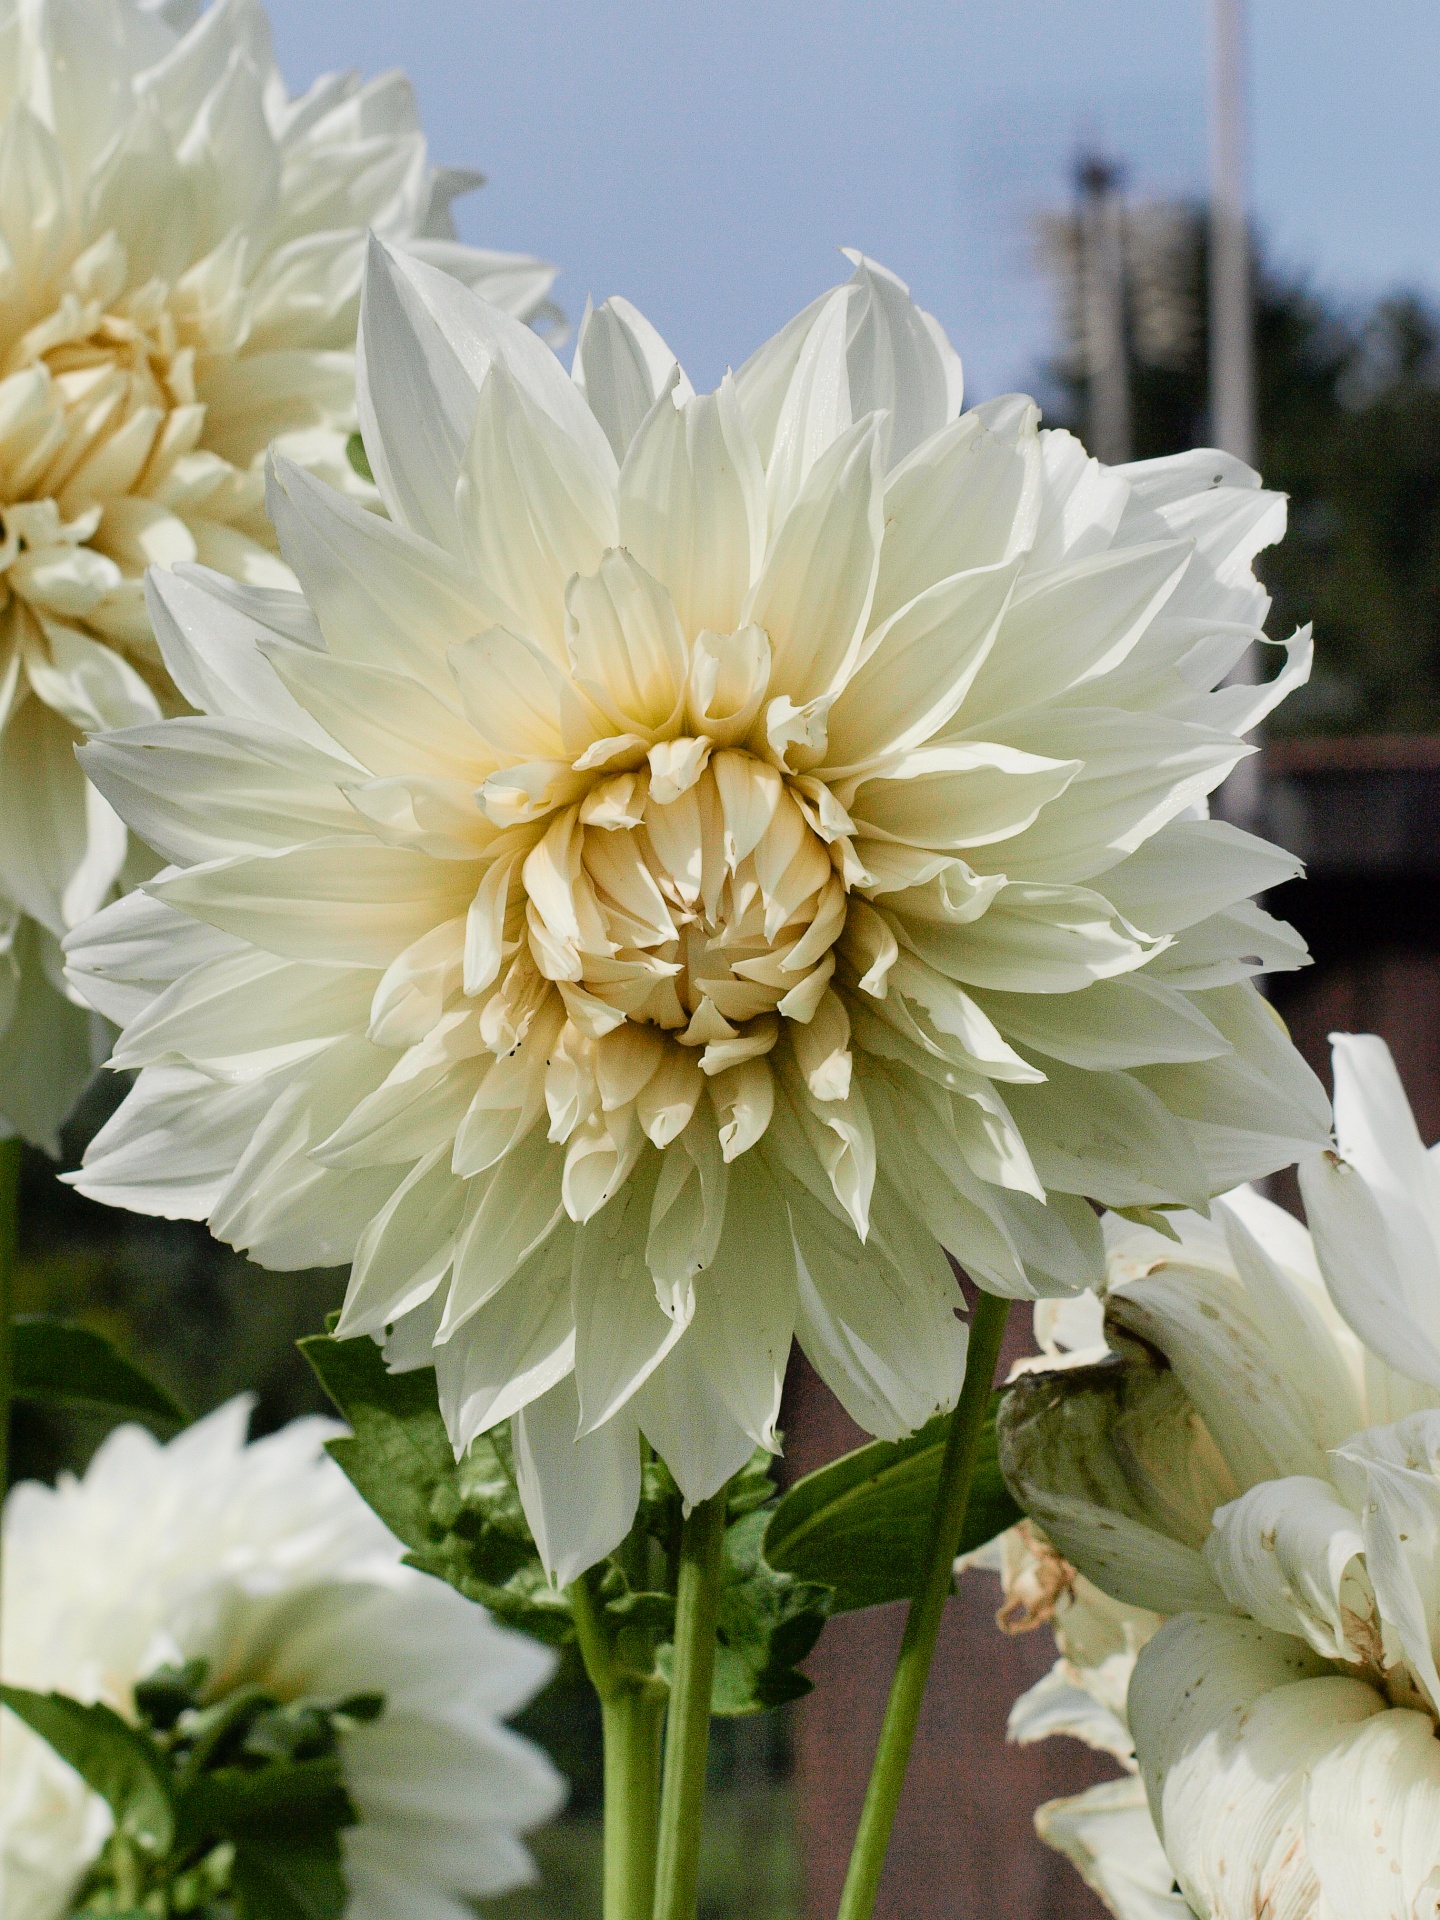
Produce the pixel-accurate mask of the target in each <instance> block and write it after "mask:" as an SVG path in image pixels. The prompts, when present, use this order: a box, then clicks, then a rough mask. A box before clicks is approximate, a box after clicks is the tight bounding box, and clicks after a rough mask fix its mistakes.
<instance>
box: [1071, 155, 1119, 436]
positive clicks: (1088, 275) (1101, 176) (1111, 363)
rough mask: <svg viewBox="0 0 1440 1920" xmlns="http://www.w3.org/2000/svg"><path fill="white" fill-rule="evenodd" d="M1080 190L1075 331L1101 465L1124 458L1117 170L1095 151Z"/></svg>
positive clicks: (1083, 167)
mask: <svg viewBox="0 0 1440 1920" xmlns="http://www.w3.org/2000/svg"><path fill="white" fill-rule="evenodd" d="M1076 185H1077V187H1078V188H1079V193H1080V232H1079V240H1080V246H1079V260H1078V267H1079V272H1080V299H1081V332H1082V336H1083V339H1084V345H1085V388H1086V404H1087V407H1088V410H1089V419H1088V421H1087V422H1086V429H1087V431H1086V438H1087V439H1088V441H1089V443H1090V451H1091V453H1093V454H1094V455H1095V457H1096V458H1097V459H1098V460H1103V461H1104V462H1105V463H1106V465H1107V466H1118V465H1119V464H1120V463H1121V462H1122V461H1125V460H1128V459H1129V458H1130V355H1129V345H1128V341H1127V338H1126V324H1125V321H1126V315H1125V227H1124V218H1125V216H1124V209H1123V207H1122V206H1121V202H1120V173H1119V169H1118V168H1116V167H1114V166H1112V165H1111V163H1110V162H1109V161H1108V160H1104V159H1102V158H1101V157H1100V156H1099V155H1098V154H1087V155H1085V156H1084V157H1083V158H1082V159H1081V160H1080V162H1079V165H1078V166H1077V168H1076Z"/></svg>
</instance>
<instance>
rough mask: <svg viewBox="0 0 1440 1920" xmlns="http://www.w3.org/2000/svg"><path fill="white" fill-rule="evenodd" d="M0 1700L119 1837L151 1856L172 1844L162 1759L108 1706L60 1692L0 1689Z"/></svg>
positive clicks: (172, 1822) (172, 1813)
mask: <svg viewBox="0 0 1440 1920" xmlns="http://www.w3.org/2000/svg"><path fill="white" fill-rule="evenodd" d="M0 1701H3V1703H4V1704H5V1705H6V1706H7V1707H9V1709H10V1711H11V1712H12V1713H13V1714H15V1715H16V1717H17V1718H19V1719H21V1720H23V1721H24V1722H25V1724H26V1726H27V1727H29V1728H30V1729H31V1730H32V1732H35V1733H38V1734H39V1735H40V1737H41V1739H42V1740H46V1741H48V1742H49V1743H50V1745H51V1746H52V1747H53V1748H54V1749H55V1751H56V1753H58V1754H59V1755H60V1758H61V1759H62V1760H68V1761H69V1763H70V1765H71V1766H72V1767H74V1769H75V1771H76V1772H77V1773H78V1774H79V1775H80V1777H81V1779H82V1780H83V1781H84V1782H85V1784H86V1785H87V1786H88V1787H91V1788H93V1790H94V1791H95V1792H96V1793H98V1794H99V1795H100V1797H101V1799H102V1800H103V1801H104V1802H105V1804H106V1805H107V1806H108V1807H109V1809H110V1811H111V1813H113V1814H114V1816H115V1824H116V1826H117V1827H118V1828H119V1829H120V1831H121V1833H123V1834H125V1835H126V1836H127V1837H128V1838H129V1839H131V1840H133V1841H134V1842H135V1843H136V1845H137V1846H139V1847H142V1848H143V1849H144V1850H145V1852H146V1853H148V1854H151V1855H154V1856H156V1857H158V1856H160V1855H162V1854H166V1853H168V1852H169V1851H170V1848H171V1846H172V1845H173V1844H174V1840H175V1805H174V1802H173V1800H172V1799H171V1797H170V1782H169V1777H168V1774H167V1771H166V1766H165V1759H164V1756H163V1754H162V1753H161V1752H160V1750H159V1748H158V1747H157V1746H156V1745H155V1744H154V1742H153V1741H152V1740H151V1739H149V1737H148V1736H147V1735H145V1734H143V1733H141V1732H139V1731H138V1730H137V1729H136V1728H135V1727H132V1726H130V1725H129V1724H128V1722H126V1721H124V1720H122V1719H121V1718H120V1716H119V1714H118V1713H114V1712H112V1711H111V1709H110V1708H109V1707H107V1706H103V1705H101V1704H100V1703H98V1702H96V1703H95V1704H93V1705H89V1706H87V1705H86V1704H85V1703H84V1702H83V1701H80V1700H72V1699H71V1698H70V1697H69V1695H68V1694H63V1693H34V1692H32V1691H31V1690H30V1689H29V1688H28V1687H6V1686H0Z"/></svg>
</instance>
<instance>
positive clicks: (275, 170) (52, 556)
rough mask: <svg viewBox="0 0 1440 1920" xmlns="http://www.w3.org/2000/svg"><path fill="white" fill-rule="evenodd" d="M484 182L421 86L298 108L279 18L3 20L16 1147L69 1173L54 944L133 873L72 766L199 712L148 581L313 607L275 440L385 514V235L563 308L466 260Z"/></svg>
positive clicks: (1, 569) (6, 747) (6, 833)
mask: <svg viewBox="0 0 1440 1920" xmlns="http://www.w3.org/2000/svg"><path fill="white" fill-rule="evenodd" d="M476 180H477V176H475V175H473V174H464V173H460V172H456V171H454V170H451V169H446V168H437V167H435V166H433V165H431V163H430V161H429V159H428V158H427V155H426V149H425V140H424V136H423V135H422V133H421V132H420V129H419V125H418V122H417V119H416V114H415V103H414V100H413V97H412V95H411V92H410V88H409V85H408V83H407V82H406V80H405V79H404V77H403V75H401V74H397V73H392V74H388V75H385V76H382V77H381V78H380V79H377V80H374V81H371V82H369V83H368V84H365V85H362V84H361V83H360V81H359V80H358V78H357V77H356V76H355V75H353V74H338V73H337V74H329V75H327V76H326V77H325V78H323V79H321V80H319V81H317V82H316V83H315V85H314V86H313V87H312V88H311V89H310V91H309V92H308V93H306V94H304V95H303V96H301V97H300V98H298V99H295V100H292V99H290V98H289V97H288V95H287V94H286V91H285V87H284V83H283V82H282V80H281V78H280V75H279V73H278V71H277V70H276V66H275V61H274V56H273V54H272V52H271V47H270V36H269V29H268V27H267V24H266V20H265V15H264V12H263V11H262V9H261V7H260V6H259V4H258V0H216V4H215V5H213V6H212V7H210V8H209V10H208V11H206V12H205V13H203V14H201V13H200V11H199V6H198V0H197V3H196V4H187V0H164V3H163V4H157V0H0V1089H3V1092H0V1119H3V1121H4V1122H8V1123H9V1129H8V1130H19V1131H20V1132H22V1133H24V1134H25V1135H27V1136H28V1137H29V1138H31V1139H34V1140H39V1141H41V1142H43V1143H45V1144H46V1145H48V1146H50V1148H51V1149H52V1151H53V1150H54V1146H55V1142H54V1135H55V1129H56V1127H57V1125H58V1124H59V1123H60V1121H62V1120H63V1119H64V1117H65V1113H66V1111H67V1110H68V1108H69V1106H70V1105H71V1103H72V1102H73V1100H74V1098H75V1096H76V1094H77V1093H78V1092H79V1090H80V1088H81V1087H82V1086H83V1084H84V1082H85V1080H86V1078H88V1075H89V1072H90V1070H91V1058H90V1047H89V1036H88V1026H89V1020H88V1015H87V1014H86V1012H85V1010H84V1009H83V1008H80V1007H76V1006H73V1005H69V1004H67V1003H65V1002H63V1001H60V1000H57V999H56V997H55V994H54V988H55V987H62V988H63V980H62V977H61V968H60V959H59V953H58V948H57V944H56V943H57V941H58V940H59V939H60V938H61V937H62V936H63V935H64V934H65V933H66V932H67V931H68V929H69V928H71V927H73V926H74V925H75V924H76V923H77V922H78V921H79V920H81V919H83V918H84V917H85V916H86V915H87V914H90V913H92V912H94V910H95V909H96V907H98V906H99V905H100V904H101V903H102V901H104V900H105V898H106V897H107V895H108V893H109V891H110V889H111V887H112V886H113V884H114V883H115V881H116V879H117V877H118V876H120V874H121V872H122V868H123V865H124V861H125V855H126V835H125V829H124V827H123V826H122V824H121V823H120V821H119V820H117V819H116V817H115V815H114V814H113V813H112V812H111V810H110V808H109V807H108V806H106V805H105V803H104V801H102V800H101V799H100V797H99V795H98V794H97V793H95V792H94V790H93V789H92V788H90V787H89V786H88V785H87V783H86V781H85V780H84V778H83V777H82V775H81V774H80V771H79V769H78V768H77V766H76V765H75V757H74V749H75V745H76V742H77V741H78V740H79V739H80V738H82V737H83V736H84V735H85V734H87V733H89V732H92V731H94V730H95V729H96V728H98V727H116V726H121V727H123V726H132V725H136V724H139V723H143V722H147V721H151V720H156V719H158V718H159V717H160V715H161V713H162V712H164V713H173V712H176V711H178V710H181V709H182V708H183V705H184V702H183V700H182V699H181V698H180V697H179V696H178V695H177V692H176V689H175V688H174V686H173V685H172V684H171V681H170V678H169V675H168V674H167V672H166V670H165V666H164V663H163V661H162V659H161V657H160V654H159V653H158V651H157V650H156V647H155V643H154V640H153V638H152V636H151V630H150V622H149V618H148V616H147V614H146V610H145V601H144V592H143V587H142V581H141V576H142V574H143V572H144V570H145V568H146V567H147V566H149V565H151V564H156V565H161V566H170V565H173V564H174V563H175V562H176V561H180V560H199V561H202V562H204V564H205V565H207V566H210V567H216V568H219V569H220V571H221V572H222V573H226V574H231V575H234V576H235V577H237V578H239V579H243V580H248V581H252V582H257V583H263V584H267V585H287V586H293V584H294V582H293V580H292V579H291V576H290V574H289V572H288V570H287V569H286V568H285V566H284V565H283V564H282V562H281V561H280V560H279V558H278V556H277V555H276V553H275V541H274V536H273V533H272V532H271V529H270V527H269V525H268V523H267V521H266V518H265V511H264V474H263V471H262V464H261V463H262V461H263V454H264V449H265V447H266V445H267V444H268V443H269V442H270V441H271V440H272V439H275V438H276V437H277V436H279V437H280V439H281V441H282V443H283V444H285V445H287V446H288V447H289V449H290V451H291V453H292V454H293V455H294V457H295V458H297V459H300V460H303V461H304V462H306V464H307V465H309V466H311V467H312V468H313V469H315V470H316V471H320V472H324V473H325V474H326V475H327V477H329V478H330V479H331V480H333V481H336V482H337V483H339V484H348V485H349V486H350V487H351V490H352V491H362V489H361V486H360V483H359V482H358V481H357V480H356V479H355V476H354V475H353V473H351V471H350V469H349V466H348V463H347V462H346V460H345V457H344V436H345V433H346V432H347V431H348V430H349V429H350V428H351V427H353V425H354V368H353V349H354V341H355V325H356V315H357V310H358V303H359V292H360V277H361V269H362V264H363V260H364V250H365V231H366V229H367V228H373V229H374V230H375V231H376V232H378V233H381V234H383V235H384V236H385V237H386V238H387V239H389V240H390V241H392V242H393V243H394V244H396V245H401V246H404V247H406V248H408V249H409V250H410V251H411V252H412V253H413V254H414V255H415V256H416V257H417V258H421V259H426V260H429V261H431V262H433V263H434V264H436V265H437V266H441V267H444V268H445V269H446V271H448V272H451V273H456V274H458V275H460V277H461V278H463V279H466V280H468V281H470V282H472V283H473V284H475V285H478V286H481V287H483V288H484V290H485V292H486V294H487V296H488V297H489V298H491V299H493V300H497V301H499V302H500V303H501V304H502V305H504V306H506V307H507V309H508V310H509V311H512V312H515V313H517V314H520V315H521V316H528V315H529V314H530V313H532V312H533V311H535V310H536V309H537V308H539V307H540V305H541V304H542V303H543V301H544V297H545V294H546V291H547V289H548V287H549V284H550V280H551V278H552V270H551V269H550V268H549V267H547V266H546V265H545V264H544V263H543V262H541V261H537V260H530V259H524V258H520V257H518V256H510V255H503V254H494V253H487V252H483V251H480V250H477V249H475V248H471V247H466V246H462V245H460V244H459V243H458V242H457V241H456V239H455V230H454V227H453V225H452V223H451V220H450V216H449V211H448V206H449V201H450V199H451V197H452V196H453V195H454V194H455V193H456V192H457V191H460V190H462V189H464V188H466V187H468V186H472V185H474V184H475V183H476ZM146 870H147V871H148V870H150V869H148V868H147V869H146ZM47 982H49V983H52V984H50V985H49V986H47Z"/></svg>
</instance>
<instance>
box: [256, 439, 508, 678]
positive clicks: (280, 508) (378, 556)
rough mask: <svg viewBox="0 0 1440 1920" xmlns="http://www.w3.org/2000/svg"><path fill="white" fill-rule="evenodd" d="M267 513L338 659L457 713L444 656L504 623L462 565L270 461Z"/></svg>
mask: <svg viewBox="0 0 1440 1920" xmlns="http://www.w3.org/2000/svg"><path fill="white" fill-rule="evenodd" d="M266 506H267V509H268V511H269V513H270V515H271V518H272V519H273V520H274V522H275V530H276V533H277V534H278V536H279V540H280V550H281V552H282V553H283V554H284V555H285V558H286V561H287V563H288V564H289V566H290V567H291V568H292V569H293V570H294V573H295V577H296V578H297V579H298V580H299V581H300V583H301V586H302V587H303V589H304V592H305V597H306V599H307V600H308V601H309V603H310V605H311V607H312V608H313V609H314V612H315V616H316V618H317V620H318V621H319V623H320V627H321V631H322V632H323V634H324V636H325V641H326V644H327V645H328V646H329V648H330V649H331V651H332V653H333V654H334V656H335V657H336V658H337V659H340V660H355V661H357V662H358V663H360V664H364V665H367V666H373V667H382V668H388V669H389V670H391V671H392V672H393V671H395V670H396V669H397V668H399V669H402V670H403V671H404V672H405V673H406V674H407V675H409V676H410V677H411V678H412V679H414V680H418V681H419V683H420V685H421V686H422V687H426V688H428V689H429V691H430V692H431V693H433V694H435V695H436V697H437V698H438V699H440V700H441V701H445V702H447V703H449V704H451V705H452V706H453V704H454V687H453V683H452V681H451V679H450V674H449V669H448V666H447V661H446V649H447V648H448V647H449V646H452V645H454V644H455V643H456V642H457V641H460V640H465V639H468V638H469V637H470V635H471V634H473V633H477V632H479V631H480V630H481V629H482V628H484V627H488V626H491V625H493V624H494V623H495V622H496V621H497V620H503V619H504V617H505V608H504V605H503V603H502V602H501V601H499V600H498V599H497V598H496V597H495V595H494V594H492V593H487V592H486V590H485V587H484V586H483V585H482V584H481V583H480V582H479V581H477V580H475V579H474V578H473V577H472V576H471V575H470V573H469V572H468V570H467V569H466V568H465V567H464V566H463V564H461V563H460V562H459V561H458V560H457V559H455V558H453V557H452V556H451V555H450V554H448V553H447V552H445V551H442V550H440V549H439V548H437V547H435V546H433V545H431V544H430V543H429V542H428V541H427V540H423V539H419V538H417V537H416V536H415V535H414V534H413V533H410V532H408V531H407V530H406V528H405V527H404V526H403V524H402V525H395V524H392V523H391V522H389V521H387V520H382V519H380V518H379V517H378V516H377V515H376V514H373V513H367V512H365V511H364V509H363V508H361V507H359V506H357V505H355V503H354V502H353V501H349V500H346V499H345V498H344V497H343V496H342V495H341V494H338V493H337V492H336V491H335V490H334V488H332V487H327V486H325V485H324V484H323V482H321V481H318V480H316V479H314V478H313V477H312V476H311V475H309V474H307V473H306V472H305V471H304V470H303V468H299V467H296V466H295V465H294V464H293V463H292V462H290V461H288V460H284V459H280V458H278V457H277V458H274V459H273V460H272V462H271V466H270V470H269V479H268V486H267V491H266Z"/></svg>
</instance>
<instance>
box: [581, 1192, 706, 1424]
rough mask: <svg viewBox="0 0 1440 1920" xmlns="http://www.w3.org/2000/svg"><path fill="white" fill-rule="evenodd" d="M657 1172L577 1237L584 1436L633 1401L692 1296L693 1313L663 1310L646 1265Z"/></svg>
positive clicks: (681, 1325) (675, 1334)
mask: <svg viewBox="0 0 1440 1920" xmlns="http://www.w3.org/2000/svg"><path fill="white" fill-rule="evenodd" d="M649 1158H650V1159H652V1160H653V1156H649ZM654 1172H658V1168H655V1169H648V1168H647V1174H646V1176H645V1177H641V1176H640V1175H638V1174H637V1175H636V1176H635V1177H634V1178H632V1179H631V1180H630V1181H629V1182H627V1184H626V1186H625V1187H624V1188H623V1189H622V1191H621V1192H620V1193H618V1194H617V1195H616V1196H615V1198H614V1199H613V1200H611V1202H610V1203H609V1205H608V1206H606V1207H604V1208H602V1209H601V1211H600V1212H599V1213H598V1214H596V1215H595V1216H594V1217H593V1218H592V1219H591V1220H590V1221H589V1222H588V1223H587V1224H586V1225H585V1226H583V1227H582V1228H581V1229H580V1231H579V1232H578V1233H577V1234H576V1236H575V1260H574V1266H573V1269H572V1280H571V1298H572V1307H573V1314H574V1325H575V1386H576V1390H577V1392H578V1394H579V1400H580V1428H579V1431H580V1434H581V1436H582V1437H583V1436H584V1435H585V1434H588V1433H593V1432H594V1431H595V1429H596V1428H597V1427H600V1426H603V1425H604V1423H605V1422H606V1421H607V1420H609V1419H610V1418H611V1417H612V1416H613V1415H614V1414H616V1413H617V1412H618V1411H619V1410H620V1408H621V1407H623V1406H625V1405H626V1403H627V1402H629V1401H630V1400H632V1399H633V1397H634V1395H635V1393H636V1392H637V1390H638V1389H639V1388H640V1387H641V1386H642V1385H643V1384H644V1382H645V1381H646V1380H648V1379H649V1377H650V1376H651V1374H653V1373H654V1371H655V1369H656V1368H657V1367H658V1366H659V1365H660V1364H661V1362H662V1361H663V1360H664V1358H665V1356H666V1354H667V1353H669V1352H670V1351H671V1349H672V1348H673V1347H674V1346H675V1344H676V1342H677V1341H678V1340H679V1338H680V1336H681V1335H682V1334H683V1333H684V1331H685V1329H686V1327H687V1326H688V1325H689V1321H690V1313H691V1312H693V1296H692V1298H691V1301H690V1305H689V1311H685V1310H683V1309H682V1310H681V1311H678V1312H677V1313H675V1314H674V1315H673V1316H672V1315H670V1314H667V1313H663V1312H662V1311H661V1310H660V1307H659V1306H658V1304H657V1303H656V1299H655V1288H654V1285H653V1284H652V1282H651V1279H650V1275H649V1273H648V1272H647V1271H646V1266H645V1246H646V1238H647V1235H648V1232H649V1226H650V1207H651V1199H652V1193H653V1188H652V1186H651V1179H652V1178H653V1175H654Z"/></svg>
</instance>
